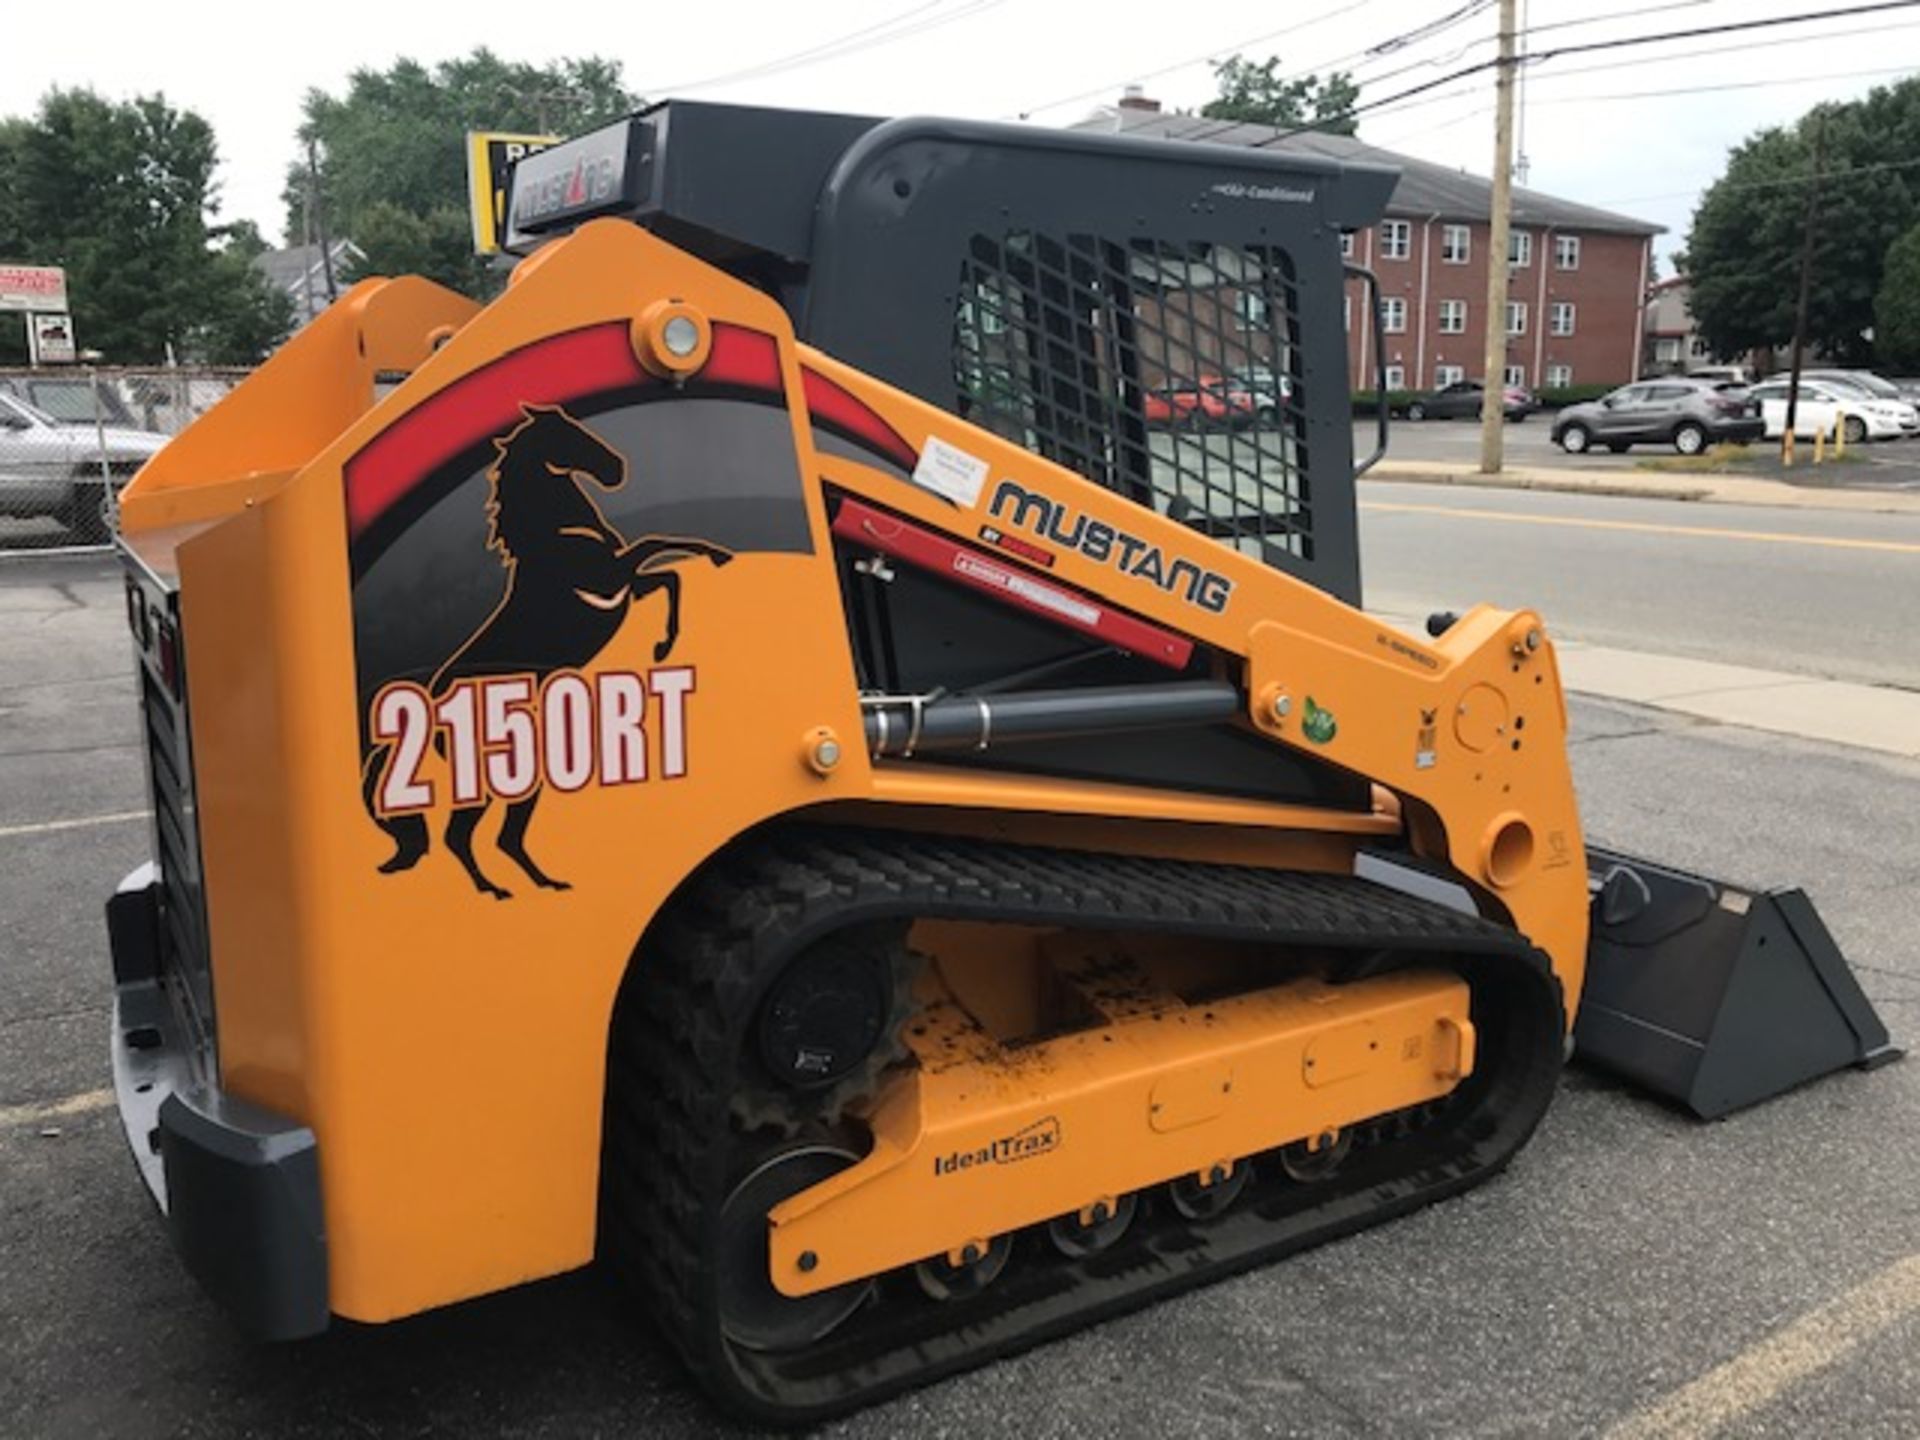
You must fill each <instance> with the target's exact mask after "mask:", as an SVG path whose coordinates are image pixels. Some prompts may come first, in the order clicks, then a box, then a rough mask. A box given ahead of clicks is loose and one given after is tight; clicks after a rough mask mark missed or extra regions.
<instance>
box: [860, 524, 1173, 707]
mask: <svg viewBox="0 0 1920 1440" xmlns="http://www.w3.org/2000/svg"><path fill="white" fill-rule="evenodd" d="M833 533H834V534H835V535H838V536H840V537H841V538H842V539H843V540H852V541H855V542H856V543H858V544H861V545H867V546H871V547H872V548H873V549H875V550H878V551H880V552H881V553H883V554H886V555H891V556H893V557H894V559H896V560H904V561H906V562H907V563H908V564H909V565H917V566H919V567H920V568H921V569H923V570H930V571H932V572H933V573H934V574H936V575H944V576H945V577H946V578H947V579H949V580H953V581H957V582H958V583H960V584H962V585H965V586H966V587H968V588H969V589H971V590H978V591H980V592H981V593H982V594H985V595H992V596H993V597H994V598H996V599H998V600H1001V601H1004V602H1005V603H1006V604H1009V605H1014V606H1017V607H1018V608H1020V609H1022V610H1026V611H1028V612H1030V613H1032V614H1035V615H1038V616H1041V617H1042V618H1043V619H1047V620H1051V621H1053V622H1054V624H1056V625H1064V626H1066V627H1067V628H1068V629H1069V630H1078V631H1080V632H1081V633H1082V634H1086V635H1095V636H1098V637H1099V638H1100V639H1102V640H1104V641H1106V642H1107V643H1108V644H1109V645H1112V646H1114V647H1115V648H1117V649H1120V650H1125V651H1127V652H1128V653H1129V654H1132V655H1138V656H1140V657H1141V658H1142V659H1146V660H1154V661H1157V662H1159V663H1160V664H1162V665H1165V666H1167V667H1168V668H1169V669H1172V670H1184V669H1185V668H1186V665H1187V661H1188V660H1190V659H1191V658H1192V657H1193V642H1192V641H1191V640H1189V639H1187V638H1186V637H1185V636H1184V635H1176V634H1174V633H1173V631H1171V630H1163V629H1161V628H1160V627H1159V626H1158V625H1152V624H1149V623H1148V622H1147V621H1145V620H1137V619H1135V618H1134V617H1133V616H1131V615H1123V614H1121V613H1120V612H1118V611H1116V610H1112V609H1109V608H1108V607H1107V606H1106V605H1105V604H1103V603H1102V602H1101V601H1099V600H1097V599H1095V598H1094V597H1093V596H1091V595H1087V594H1085V593H1083V592H1082V591H1079V590H1069V589H1067V588H1066V587H1065V586H1064V585H1059V584H1056V583H1055V582H1054V581H1052V580H1042V579H1041V578H1040V577H1039V576H1037V575H1034V574H1032V573H1030V572H1029V571H1026V570H1024V569H1022V568H1020V567H1019V566H1017V565H1009V564H1007V563H1006V562H1004V561H1002V560H1000V559H998V558H996V557H994V556H992V555H989V554H987V553H986V552H985V551H984V550H974V549H971V548H969V547H968V546H965V545H956V544H955V543H954V542H953V541H951V540H949V539H947V537H946V536H944V535H941V534H939V533H937V532H935V531H932V530H927V529H923V528H922V527H921V526H918V525H915V524H912V523H911V522H909V521H906V520H901V519H898V518H896V517H895V516H892V515H888V514H885V513H883V512H882V511H879V510H875V509H873V508H872V507H870V506H867V505H863V504H861V503H860V502H859V501H858V500H843V501H841V502H840V513H839V514H837V515H835V516H834V517H833Z"/></svg>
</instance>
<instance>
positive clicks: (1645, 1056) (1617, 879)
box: [1573, 849, 1901, 1120]
mask: <svg viewBox="0 0 1920 1440" xmlns="http://www.w3.org/2000/svg"><path fill="white" fill-rule="evenodd" d="M1587 872H1588V886H1589V889H1590V890H1591V892H1592V895H1593V928H1592V935H1591V938H1590V940H1589V941H1588V945H1587V980H1586V989H1585V992H1584V994H1583V995H1582V997H1581V1001H1580V1013H1579V1018H1578V1020H1577V1021H1576V1023H1575V1025H1574V1031H1573V1034H1574V1043H1575V1049H1576V1051H1577V1053H1578V1055H1579V1057H1580V1058H1581V1059H1582V1060H1585V1061H1587V1062H1589V1063H1591V1064H1594V1065H1597V1066H1599V1067H1601V1068H1602V1069H1606V1070H1612V1071H1614V1072H1616V1073H1618V1074H1620V1075H1622V1076H1624V1077H1625V1078H1626V1079H1628V1080H1631V1081H1633V1082H1634V1083H1635V1084H1638V1085H1641V1086H1644V1087H1645V1088H1646V1089H1649V1090H1652V1091H1653V1092H1655V1093H1656V1094H1659V1095H1664V1096H1666V1097H1668V1098H1669V1099H1672V1100H1676V1101H1678V1102H1679V1103H1680V1104H1682V1105H1684V1106H1686V1107H1687V1109H1689V1110H1691V1111H1693V1113H1694V1114H1695V1115H1698V1116H1699V1117H1700V1118H1701V1119H1703V1120H1712V1119H1717V1118H1718V1117H1719V1116H1722V1115H1725V1114H1728V1113H1729V1112H1731V1111H1734V1110H1738V1109H1741V1108H1742V1107H1744V1106H1747V1105H1753V1104H1756V1103H1758V1102H1759V1101H1762V1100H1767V1099H1771V1098H1772V1097H1773V1096H1775V1095H1779V1094H1782V1093H1784V1092H1785V1091H1787V1090H1791V1089H1792V1088H1793V1087H1794V1086H1796V1085H1800V1084H1803V1083H1805V1082H1806V1081H1808V1080H1813V1079H1816V1078H1817V1077H1819V1076H1821V1075H1826V1074H1830V1073H1831V1072H1833V1071H1835V1070H1839V1069H1841V1068H1843V1067H1845V1066H1849V1065H1852V1066H1857V1067H1859V1068H1861V1069H1863V1070H1865V1069H1873V1068H1874V1067H1876V1066H1879V1065H1884V1064H1886V1063H1887V1062H1888V1061H1891V1060H1897V1059H1899V1058H1900V1054H1901V1051H1900V1050H1899V1049H1898V1048H1896V1047H1895V1046H1894V1045H1893V1044H1892V1043H1890V1042H1889V1040H1888V1039H1887V1030H1886V1026H1884V1025H1882V1024H1881V1023H1880V1017H1879V1016H1878V1015H1876V1014H1875V1013H1874V1009H1873V1005H1872V1003H1871V1002H1870V1001H1869V1000H1868V999H1867V997H1866V996H1865V995H1864V994H1863V993H1862V992H1861V989H1860V983H1859V981H1857V980H1855V979H1854V977H1853V972H1852V971H1851V970H1850V969H1848V968H1847V962H1846V960H1845V959H1844V958H1843V957H1842V956H1841V954H1840V949H1839V947H1838V946H1837V945H1835V944H1834V941H1833V937H1832V936H1831V935H1830V934H1828V933H1827V927H1826V926H1825V925H1824V924H1822V923H1821V921H1820V916H1819V914H1818V913H1817V912H1816V911H1815V910H1814V908H1813V902H1812V901H1810V900H1808V899H1807V897H1806V895H1805V893H1804V892H1802V891H1800V890H1797V889H1796V890H1769V891H1766V892H1765V893H1760V894H1756V893H1754V892H1751V891H1746V890H1741V889H1738V888H1736V887H1735V886H1732V885H1725V884H1722V883H1720V882H1719V881H1716V880H1707V879H1703V878H1702V877H1700V876H1698V875H1689V874H1687V873H1685V872H1684V871H1680V870H1669V869H1667V868H1665V867H1664V866H1659V865H1651V864H1648V863H1647V862H1646V861H1644V860H1635V859H1632V858H1630V857H1628V856H1625V855H1616V854H1612V853H1610V852H1608V851H1605V850H1599V849H1589V850H1588V851H1587Z"/></svg>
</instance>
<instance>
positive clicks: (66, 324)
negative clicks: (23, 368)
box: [27, 311, 80, 365]
mask: <svg viewBox="0 0 1920 1440" xmlns="http://www.w3.org/2000/svg"><path fill="white" fill-rule="evenodd" d="M27 353H28V355H29V356H30V357H31V358H32V363H33V364H35V365H71V364H73V362H74V361H76V360H78V359H79V358H80V356H79V353H78V352H77V351H76V350H75V349H74V345H73V317H72V316H71V315H68V314H66V313H65V312H64V311H62V312H61V313H59V314H57V315H45V314H39V313H35V314H32V315H29V316H27Z"/></svg>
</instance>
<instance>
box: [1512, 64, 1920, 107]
mask: <svg viewBox="0 0 1920 1440" xmlns="http://www.w3.org/2000/svg"><path fill="white" fill-rule="evenodd" d="M1916 71H1920V65H1890V66H1882V67H1881V68H1879V69H1877V70H1831V71H1828V72H1827V73H1826V74H1824V75H1788V76H1783V77H1781V78H1780V79H1778V80H1735V81H1731V82H1729V83H1728V84H1725V85H1684V86H1681V87H1679V88H1677V89H1673V90H1622V91H1619V92H1617V93H1615V94H1612V95H1557V96H1552V97H1550V98H1548V99H1545V100H1542V101H1540V102H1539V103H1540V104H1542V105H1585V104H1589V103H1591V102H1593V101H1596V100H1658V99H1663V98H1665V97H1667V96H1670V95H1711V94H1713V93H1715V92H1716V91H1720V90H1762V89H1767V88H1770V87H1772V86H1775V85H1806V84H1809V83H1812V82H1815V81H1820V80H1853V79H1857V78H1859V77H1861V76H1865V75H1912V74H1914V73H1915V72H1916Z"/></svg>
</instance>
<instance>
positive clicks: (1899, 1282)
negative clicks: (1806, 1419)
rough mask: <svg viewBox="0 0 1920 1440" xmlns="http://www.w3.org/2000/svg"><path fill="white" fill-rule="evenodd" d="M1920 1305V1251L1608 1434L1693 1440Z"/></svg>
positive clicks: (1613, 1438)
mask: <svg viewBox="0 0 1920 1440" xmlns="http://www.w3.org/2000/svg"><path fill="white" fill-rule="evenodd" d="M1915 1310H1920V1255H1909V1256H1908V1257H1907V1258H1906V1259H1905V1260H1901V1261H1899V1262H1897V1263H1896V1264H1893V1265H1889V1266H1888V1267H1887V1268H1886V1269H1885V1270H1882V1271H1881V1272H1880V1273H1879V1274H1878V1275H1875V1276H1873V1277H1872V1278H1871V1279H1870V1280H1867V1281H1866V1282H1865V1283H1864V1284H1861V1285H1858V1286H1855V1287H1854V1288H1853V1289H1852V1290H1849V1291H1847V1293H1846V1294H1844V1295H1842V1296H1840V1298H1839V1299H1837V1300H1832V1301H1829V1302H1828V1303H1827V1304H1825V1305H1822V1306H1821V1307H1820V1308H1819V1309H1818V1310H1814V1311H1812V1312H1810V1313H1809V1314H1807V1315H1804V1316H1802V1317H1801V1318H1800V1319H1798V1320H1796V1321H1794V1323H1793V1324H1791V1325H1789V1326H1788V1327H1787V1328H1786V1329H1784V1330H1782V1331H1780V1332H1779V1333H1778V1334H1776V1335H1772V1336H1769V1337H1768V1338H1767V1339H1765V1340H1762V1341H1761V1342H1760V1343H1759V1344H1758V1345H1755V1346H1754V1347H1753V1348H1751V1349H1750V1350H1746V1351H1744V1352H1742V1353H1741V1354H1739V1355H1736V1356H1734V1358H1733V1359H1731V1360H1729V1361H1727V1363H1726V1364H1724V1365H1721V1366H1718V1367H1716V1368H1714V1369H1712V1370H1709V1371H1708V1372H1707V1373H1706V1374H1704V1375H1702V1376H1701V1377H1700V1378H1699V1379H1698V1380H1695V1381H1693V1382H1692V1383H1691V1384H1688V1385H1683V1386H1681V1388H1680V1389H1678V1390H1676V1391H1674V1392H1673V1393H1672V1394H1671V1395H1667V1396H1665V1397H1663V1398H1662V1399H1660V1400H1657V1401H1655V1402H1654V1403H1653V1404H1652V1405H1649V1406H1647V1407H1646V1408H1645V1409H1642V1410H1638V1411H1636V1412H1635V1413H1633V1414H1632V1415H1629V1416H1628V1417H1627V1418H1626V1419H1625V1420H1623V1421H1621V1422H1620V1424H1618V1425H1616V1426H1614V1427H1613V1428H1612V1429H1611V1430H1609V1431H1607V1440H1693V1437H1699V1436H1707V1435H1711V1434H1713V1433H1714V1432H1715V1431H1718V1430H1722V1429H1724V1428H1725V1427H1726V1426H1728V1425H1731V1424H1732V1423H1733V1422H1734V1421H1736V1420H1738V1419H1740V1418H1741V1417H1742V1416H1744V1415H1750V1414H1752V1413H1753V1412H1754V1411H1755V1410H1758V1409H1760V1408H1761V1407H1762V1406H1764V1405H1767V1404H1769V1403H1771V1402H1772V1401H1773V1400H1775V1399H1777V1398H1778V1397H1779V1395H1780V1394H1781V1393H1782V1392H1783V1391H1785V1390H1786V1389H1787V1388H1788V1387H1789V1386H1791V1385H1794V1384H1797V1383H1798V1382H1799V1381H1801V1380H1804V1379H1806V1378H1807V1377H1808V1376H1809V1375H1814V1374H1818V1373H1819V1372H1820V1371H1822V1370H1826V1369H1829V1368H1831V1367H1832V1366H1834V1365H1836V1364H1838V1363H1839V1362H1840V1361H1841V1360H1843V1359H1845V1358H1846V1357H1847V1356H1848V1355H1849V1354H1851V1353H1852V1352H1853V1351H1855V1350H1857V1349H1859V1348H1860V1347H1861V1346H1862V1345H1865V1344H1866V1343H1868V1342H1869V1341H1871V1340H1873V1339H1875V1338H1876V1337H1878V1336H1880V1335H1883V1334H1885V1333H1886V1332H1887V1331H1888V1330H1890V1329H1892V1328H1893V1326H1895V1325H1896V1324H1898V1323H1899V1322H1900V1321H1901V1320H1902V1319H1904V1318H1905V1317H1906V1316H1908V1315H1910V1314H1912V1313H1913V1312H1914V1311H1915Z"/></svg>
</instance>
